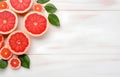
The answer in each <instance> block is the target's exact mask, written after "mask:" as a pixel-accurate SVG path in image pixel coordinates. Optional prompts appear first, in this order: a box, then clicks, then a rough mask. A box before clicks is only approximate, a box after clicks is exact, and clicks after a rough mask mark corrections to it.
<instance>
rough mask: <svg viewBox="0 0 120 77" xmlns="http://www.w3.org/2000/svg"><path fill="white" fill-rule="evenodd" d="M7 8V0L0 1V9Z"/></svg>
mask: <svg viewBox="0 0 120 77" xmlns="http://www.w3.org/2000/svg"><path fill="white" fill-rule="evenodd" d="M7 8H8V4H7V2H5V1H2V2H0V10H3V9H7Z"/></svg>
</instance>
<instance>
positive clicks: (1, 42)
mask: <svg viewBox="0 0 120 77" xmlns="http://www.w3.org/2000/svg"><path fill="white" fill-rule="evenodd" d="M3 46H4V37H3V35H1V34H0V49H1V48H2V47H3Z"/></svg>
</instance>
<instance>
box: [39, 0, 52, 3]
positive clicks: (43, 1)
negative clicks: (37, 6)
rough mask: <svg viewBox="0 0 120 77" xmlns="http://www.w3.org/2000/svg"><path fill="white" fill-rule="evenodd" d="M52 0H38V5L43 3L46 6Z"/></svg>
mask: <svg viewBox="0 0 120 77" xmlns="http://www.w3.org/2000/svg"><path fill="white" fill-rule="evenodd" d="M49 1H50V0H37V3H41V4H44V3H47V2H49Z"/></svg>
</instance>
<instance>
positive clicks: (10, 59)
mask: <svg viewBox="0 0 120 77" xmlns="http://www.w3.org/2000/svg"><path fill="white" fill-rule="evenodd" d="M13 59H17V60H18V61H19V65H18V66H17V67H13V66H12V65H11V61H12V60H13ZM8 63H9V66H10V67H11V68H12V69H14V70H16V69H19V68H20V66H21V61H20V59H19V58H17V57H15V56H14V57H12V58H11V59H10V60H9V61H8Z"/></svg>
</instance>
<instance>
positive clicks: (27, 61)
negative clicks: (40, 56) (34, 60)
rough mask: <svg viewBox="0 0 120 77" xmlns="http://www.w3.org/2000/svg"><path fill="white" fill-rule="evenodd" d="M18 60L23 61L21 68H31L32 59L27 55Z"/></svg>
mask: <svg viewBox="0 0 120 77" xmlns="http://www.w3.org/2000/svg"><path fill="white" fill-rule="evenodd" d="M18 58H19V59H20V60H21V66H23V67H25V68H30V58H29V57H28V56H27V55H25V54H24V55H20V56H18Z"/></svg>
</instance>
